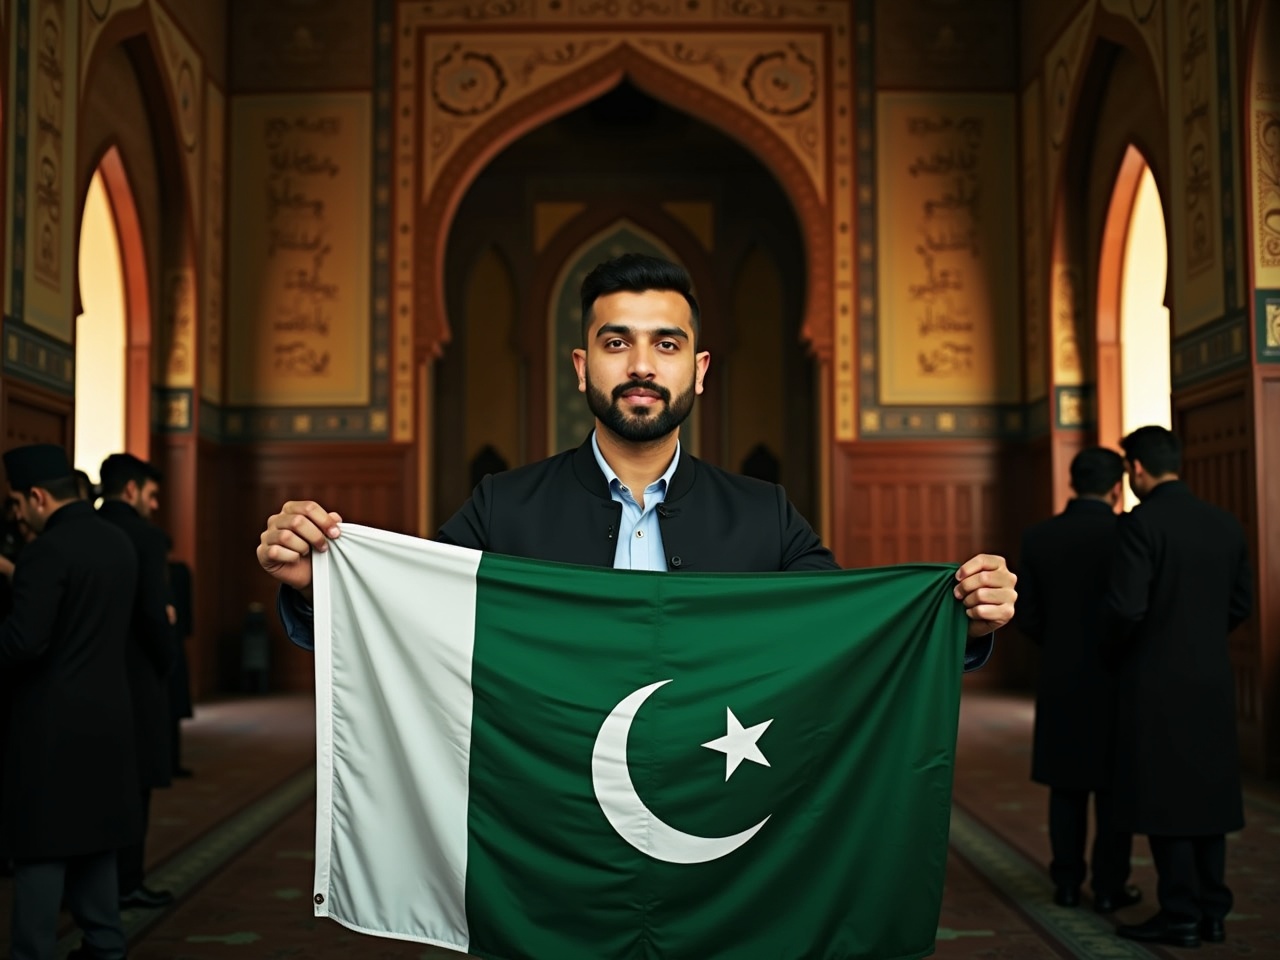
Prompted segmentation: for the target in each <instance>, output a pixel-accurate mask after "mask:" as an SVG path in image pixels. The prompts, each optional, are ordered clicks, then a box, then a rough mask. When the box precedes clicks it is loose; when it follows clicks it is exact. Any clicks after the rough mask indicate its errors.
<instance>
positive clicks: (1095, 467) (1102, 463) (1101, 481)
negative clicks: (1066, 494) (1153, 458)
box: [1071, 447, 1124, 497]
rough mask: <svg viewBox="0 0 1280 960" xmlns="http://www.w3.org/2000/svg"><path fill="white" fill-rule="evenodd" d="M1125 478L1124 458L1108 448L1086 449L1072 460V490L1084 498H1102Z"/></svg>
mask: <svg viewBox="0 0 1280 960" xmlns="http://www.w3.org/2000/svg"><path fill="white" fill-rule="evenodd" d="M1123 476H1124V458H1123V457H1121V456H1120V454H1118V453H1116V452H1115V451H1114V450H1108V449H1107V448H1106V447H1085V448H1084V449H1083V450H1081V451H1080V452H1079V453H1077V454H1076V455H1075V457H1073V458H1072V460H1071V489H1072V490H1074V491H1075V492H1076V493H1077V495H1079V496H1082V497H1100V496H1102V495H1103V494H1105V493H1107V492H1108V491H1110V490H1111V488H1112V487H1114V486H1115V485H1116V484H1117V483H1119V482H1120V479H1121V478H1122V477H1123Z"/></svg>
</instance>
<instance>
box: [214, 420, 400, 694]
mask: <svg viewBox="0 0 1280 960" xmlns="http://www.w3.org/2000/svg"><path fill="white" fill-rule="evenodd" d="M223 460H224V462H223V464H222V467H221V470H220V471H219V472H220V473H221V474H222V476H223V477H224V486H223V488H222V490H221V493H222V497H223V498H224V502H225V503H226V504H227V506H226V507H225V508H224V513H223V516H224V517H234V518H236V520H235V522H233V523H225V524H224V525H223V526H222V527H221V529H219V530H218V531H217V532H216V534H215V536H218V537H221V538H222V541H223V544H224V546H223V551H224V552H223V555H222V557H221V558H220V560H219V563H218V567H217V571H218V576H219V577H220V578H222V582H220V583H219V585H218V588H217V589H218V594H219V596H220V598H222V599H223V602H225V603H226V605H227V606H228V607H229V609H228V610H227V611H225V612H224V613H223V614H222V615H221V616H220V617H219V620H218V622H220V623H222V624H224V625H225V626H224V629H225V630H226V633H225V634H224V635H223V637H222V639H221V649H220V650H219V652H218V654H217V656H216V658H215V659H216V662H217V665H218V673H219V679H220V682H221V685H222V686H223V688H224V689H231V690H234V689H238V687H239V681H240V677H239V629H240V627H241V626H242V625H243V622H244V615H245V612H246V610H247V607H248V604H249V603H251V602H253V601H257V602H259V603H262V604H263V605H264V606H265V607H266V609H267V628H268V631H269V633H270V635H271V640H272V646H271V652H272V667H271V684H272V687H273V689H286V690H309V689H311V686H312V678H313V676H314V674H313V670H314V663H313V660H312V657H311V654H309V653H306V652H304V651H302V650H299V649H298V648H296V647H295V646H293V644H291V643H290V642H289V640H288V638H287V637H286V636H285V634H284V630H283V629H282V628H281V626H280V623H279V620H278V618H277V617H276V615H275V602H276V587H275V581H274V580H272V579H271V578H270V577H269V576H267V575H266V574H265V573H263V572H262V570H260V569H259V567H258V564H257V561H256V559H255V558H254V550H255V549H256V547H257V545H258V541H259V535H260V534H261V532H262V529H263V527H264V526H265V524H266V520H267V518H268V517H269V516H270V515H271V514H273V513H276V512H277V511H279V509H280V506H281V504H283V503H284V502H285V501H286V500H290V499H295V500H296V499H312V500H315V501H317V502H318V503H320V504H321V505H322V506H324V507H325V508H327V509H330V510H336V511H337V512H339V513H340V514H341V515H342V518H343V520H344V521H347V522H351V523H362V524H367V525H369V526H375V527H381V528H384V529H388V530H395V531H399V532H404V533H412V532H413V531H414V529H415V528H416V524H417V517H416V504H417V496H416V492H415V491H414V489H413V486H412V484H413V481H414V474H413V462H414V461H413V455H412V448H411V447H408V446H404V445H393V444H362V443H263V444H253V445H246V446H237V447H233V448H228V449H227V450H226V451H225V452H224V453H223Z"/></svg>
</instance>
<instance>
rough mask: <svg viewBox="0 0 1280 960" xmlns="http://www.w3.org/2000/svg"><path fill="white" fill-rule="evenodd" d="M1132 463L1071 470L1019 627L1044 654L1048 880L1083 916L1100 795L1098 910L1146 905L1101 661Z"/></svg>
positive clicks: (1036, 755)
mask: <svg viewBox="0 0 1280 960" xmlns="http://www.w3.org/2000/svg"><path fill="white" fill-rule="evenodd" d="M1123 480H1124V461H1123V460H1122V459H1121V457H1120V454H1118V453H1116V452H1115V451H1114V450H1107V449H1105V448H1103V447H1087V448H1086V449H1084V450H1081V451H1080V452H1079V453H1077V454H1076V456H1075V458H1074V459H1073V460H1072V461H1071V488H1072V489H1073V490H1074V491H1075V493H1076V496H1075V499H1074V500H1072V501H1071V502H1069V503H1068V504H1067V508H1066V510H1064V511H1063V512H1062V513H1060V514H1058V515H1057V516H1056V517H1051V518H1049V519H1048V520H1045V521H1044V522H1042V523H1038V524H1036V525H1035V526H1033V527H1031V528H1030V529H1028V530H1027V531H1026V533H1025V534H1024V535H1023V538H1022V557H1021V571H1022V573H1021V578H1020V580H1019V582H1018V585H1019V588H1020V590H1019V596H1018V615H1017V617H1016V618H1015V623H1016V624H1017V625H1018V627H1019V628H1020V629H1021V630H1022V632H1023V633H1024V634H1026V635H1027V637H1029V638H1030V639H1031V640H1032V641H1033V642H1034V643H1036V644H1037V645H1038V646H1039V647H1040V648H1041V657H1040V674H1039V679H1038V681H1037V684H1036V725H1035V737H1034V741H1033V750H1032V755H1031V779H1033V780H1035V781H1036V782H1037V783H1043V784H1045V785H1046V786H1048V787H1049V846H1050V848H1051V850H1052V851H1053V860H1052V862H1051V863H1050V864H1049V875H1050V877H1052V879H1053V883H1054V902H1055V903H1057V904H1058V905H1059V906H1063V907H1074V906H1075V905H1076V904H1078V903H1079V902H1080V885H1081V884H1082V883H1083V882H1084V879H1085V873H1086V867H1085V858H1084V850H1085V837H1086V835H1087V833H1088V826H1089V795H1090V794H1091V793H1092V794H1093V811H1094V818H1095V822H1096V829H1095V831H1094V838H1093V852H1092V855H1091V857H1090V862H1091V863H1092V865H1093V904H1094V907H1095V908H1096V909H1097V910H1098V912H1099V913H1111V912H1112V911H1114V910H1118V909H1120V908H1121V907H1127V906H1129V905H1130V904H1133V903H1137V902H1138V900H1140V899H1141V894H1140V893H1139V891H1138V890H1137V888H1136V887H1130V886H1127V882H1128V879H1129V858H1130V853H1131V850H1132V846H1133V835H1132V834H1129V833H1125V832H1123V831H1120V830H1117V829H1115V827H1114V812H1113V805H1114V799H1113V797H1112V791H1111V782H1112V778H1113V762H1114V754H1113V750H1112V739H1113V736H1114V728H1115V711H1116V702H1115V700H1116V696H1115V679H1114V677H1113V676H1112V675H1111V673H1110V672H1109V671H1108V670H1107V669H1106V667H1104V665H1103V662H1102V654H1101V645H1102V639H1103V638H1102V605H1103V599H1104V597H1105V595H1106V591H1107V581H1108V574H1109V568H1110V560H1111V554H1112V551H1113V549H1114V547H1115V536H1116V513H1115V510H1116V505H1117V504H1119V503H1120V498H1121V490H1120V485H1121V482H1122V481H1123Z"/></svg>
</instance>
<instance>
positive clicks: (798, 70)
mask: <svg viewBox="0 0 1280 960" xmlns="http://www.w3.org/2000/svg"><path fill="white" fill-rule="evenodd" d="M742 86H743V87H744V88H745V89H746V91H747V98H748V99H749V100H750V101H751V103H752V104H753V105H754V106H755V107H756V109H757V110H760V111H761V112H762V113H767V114H769V115H770V116H774V117H794V116H796V115H797V114H800V113H804V111H806V110H808V109H809V108H810V107H811V106H813V103H814V100H816V99H817V96H818V70H817V67H816V66H815V65H814V62H813V61H812V60H811V59H809V58H808V57H806V56H805V55H804V54H803V53H801V52H800V51H799V50H798V49H796V47H795V45H794V44H787V48H786V49H785V50H774V51H771V52H769V53H761V54H758V55H757V56H756V57H755V58H754V59H752V61H751V62H750V63H749V64H748V65H747V71H746V75H745V76H744V77H743V80H742Z"/></svg>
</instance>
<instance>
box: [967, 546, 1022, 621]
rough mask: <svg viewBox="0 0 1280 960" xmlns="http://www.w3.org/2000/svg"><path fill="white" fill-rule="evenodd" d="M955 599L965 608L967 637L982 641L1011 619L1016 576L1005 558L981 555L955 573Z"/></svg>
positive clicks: (1014, 600)
mask: <svg viewBox="0 0 1280 960" xmlns="http://www.w3.org/2000/svg"><path fill="white" fill-rule="evenodd" d="M956 580H957V581H959V582H958V583H957V584H956V589H955V595H956V599H957V600H959V601H960V602H961V603H963V604H964V606H965V611H964V612H965V616H967V617H968V618H969V636H971V637H985V636H986V635H987V634H989V633H991V632H993V631H995V630H999V629H1000V628H1001V627H1003V626H1004V625H1005V624H1007V623H1008V622H1009V621H1010V620H1012V619H1013V605H1014V603H1015V602H1016V601H1017V599H1018V591H1017V590H1015V589H1013V588H1014V586H1015V585H1016V584H1017V582H1018V577H1017V574H1015V573H1014V572H1013V571H1012V570H1010V569H1009V565H1008V564H1007V563H1005V560H1004V557H997V556H993V555H992V554H989V553H980V554H978V555H977V556H976V557H974V558H973V559H972V560H970V561H968V562H967V563H966V564H965V565H964V566H962V567H961V568H960V569H959V570H957V571H956Z"/></svg>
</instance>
